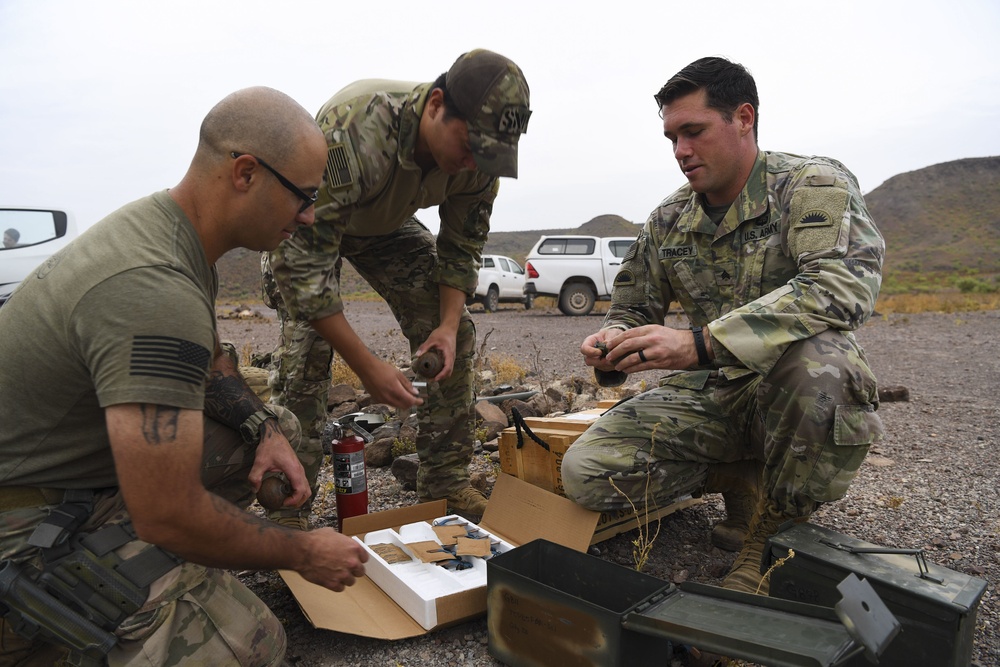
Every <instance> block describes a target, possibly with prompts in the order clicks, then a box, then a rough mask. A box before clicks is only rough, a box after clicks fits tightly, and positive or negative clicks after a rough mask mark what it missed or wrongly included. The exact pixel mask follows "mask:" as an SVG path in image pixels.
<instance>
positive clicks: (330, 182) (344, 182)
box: [326, 143, 354, 192]
mask: <svg viewBox="0 0 1000 667" xmlns="http://www.w3.org/2000/svg"><path fill="white" fill-rule="evenodd" d="M326 185H327V187H328V188H329V190H330V192H337V191H338V190H344V189H346V188H349V187H351V186H352V185H354V176H353V175H352V174H351V166H350V165H349V164H348V162H347V147H346V146H344V144H342V143H341V144H333V145H332V146H330V147H329V148H328V149H327V154H326Z"/></svg>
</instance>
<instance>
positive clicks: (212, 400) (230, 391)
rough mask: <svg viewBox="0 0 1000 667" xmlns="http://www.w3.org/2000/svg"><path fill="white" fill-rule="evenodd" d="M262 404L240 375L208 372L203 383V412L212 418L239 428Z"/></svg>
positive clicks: (214, 371)
mask: <svg viewBox="0 0 1000 667" xmlns="http://www.w3.org/2000/svg"><path fill="white" fill-rule="evenodd" d="M263 406H264V403H263V402H262V401H261V400H260V399H259V398H257V395H256V394H254V393H253V392H252V391H251V390H250V388H249V387H248V386H247V383H246V382H245V381H244V380H243V378H241V377H240V376H238V375H226V374H224V373H221V372H219V371H217V370H213V371H212V372H211V373H209V376H208V382H207V384H206V385H205V414H207V415H208V416H209V417H211V418H212V419H215V420H216V421H219V422H222V423H223V424H226V425H228V426H231V427H233V428H239V426H240V424H242V423H243V422H244V421H246V419H247V417H249V416H250V415H252V414H253V413H254V412H256V411H257V410H260V409H261V408H262V407H263Z"/></svg>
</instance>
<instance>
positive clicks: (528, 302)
mask: <svg viewBox="0 0 1000 667" xmlns="http://www.w3.org/2000/svg"><path fill="white" fill-rule="evenodd" d="M534 305H535V295H534V294H525V295H524V309H525V310H531V307H532V306H534Z"/></svg>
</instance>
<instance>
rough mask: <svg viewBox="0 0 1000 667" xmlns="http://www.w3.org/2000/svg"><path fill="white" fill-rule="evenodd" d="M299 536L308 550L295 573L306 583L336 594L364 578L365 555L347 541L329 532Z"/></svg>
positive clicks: (327, 530)
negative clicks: (309, 582)
mask: <svg viewBox="0 0 1000 667" xmlns="http://www.w3.org/2000/svg"><path fill="white" fill-rule="evenodd" d="M301 535H302V537H303V538H304V539H306V540H308V546H307V548H306V549H305V562H304V563H303V564H302V565H301V566H300V567H297V568H295V569H296V570H297V571H298V573H299V574H301V575H302V578H303V579H305V580H306V581H311V582H312V583H314V584H317V585H319V586H323V587H324V588H329V589H330V590H331V591H334V592H336V593H339V592H341V591H342V590H344V589H345V588H346V587H347V586H353V585H354V583H355V582H356V581H357V580H358V579H360V578H361V577H363V576H364V575H365V566H364V563H365V562H366V561H367V560H368V552H367V551H365V550H364V548H363V547H362V546H361V545H360V544H358V543H357V542H355V541H354V540H353V539H351V538H350V537H348V536H346V535H342V534H341V533H338V532H337V531H335V530H334V529H332V528H319V529H317V530H313V531H310V532H308V533H301Z"/></svg>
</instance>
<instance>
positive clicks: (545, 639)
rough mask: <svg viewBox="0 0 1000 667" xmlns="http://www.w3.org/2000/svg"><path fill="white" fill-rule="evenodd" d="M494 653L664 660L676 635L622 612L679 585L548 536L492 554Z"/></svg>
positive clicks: (609, 662)
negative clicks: (655, 631) (636, 623)
mask: <svg viewBox="0 0 1000 667" xmlns="http://www.w3.org/2000/svg"><path fill="white" fill-rule="evenodd" d="M486 579H487V585H486V586H487V594H486V610H487V611H486V614H487V626H488V629H489V652H490V655H492V656H493V657H494V658H496V659H497V660H500V661H501V662H503V663H504V664H506V665H510V666H511V667H541V666H551V665H574V666H579V667H585V666H587V665H594V666H600V667H616V666H619V665H620V666H622V667H625V666H628V667H632V666H633V665H634V666H636V667H642V666H644V665H663V664H664V660H665V659H666V657H668V656H669V655H670V646H671V645H670V642H669V641H668V640H666V639H663V638H659V637H652V636H649V635H645V634H639V633H636V632H632V631H630V630H626V629H624V628H623V627H622V616H623V615H624V614H625V613H626V612H628V611H629V610H630V609H632V608H633V607H635V606H636V605H638V604H640V603H642V602H643V601H644V600H646V599H647V598H650V597H652V596H654V595H656V594H658V593H661V592H663V591H666V590H669V589H673V586H672V585H671V584H670V583H668V582H666V581H663V580H662V579H657V578H656V577H651V576H649V575H646V574H642V573H641V572H636V571H635V570H631V569H628V568H625V567H622V566H620V565H615V564H614V563H609V562H607V561H604V560H601V559H599V558H594V557H593V556H588V555H587V554H582V553H579V552H577V551H573V550H572V549H567V548H565V547H561V546H559V545H558V544H553V543H552V542H548V541H545V540H535V541H533V542H529V543H528V544H524V545H521V546H520V547H518V548H517V549H514V550H512V551H508V552H507V553H504V554H501V555H499V556H496V557H494V558H491V559H490V560H489V561H487V568H486Z"/></svg>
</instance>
